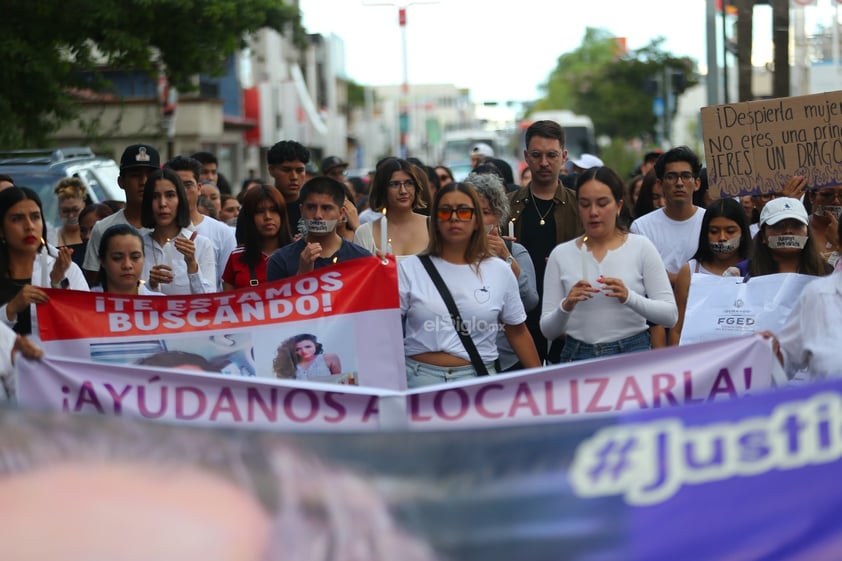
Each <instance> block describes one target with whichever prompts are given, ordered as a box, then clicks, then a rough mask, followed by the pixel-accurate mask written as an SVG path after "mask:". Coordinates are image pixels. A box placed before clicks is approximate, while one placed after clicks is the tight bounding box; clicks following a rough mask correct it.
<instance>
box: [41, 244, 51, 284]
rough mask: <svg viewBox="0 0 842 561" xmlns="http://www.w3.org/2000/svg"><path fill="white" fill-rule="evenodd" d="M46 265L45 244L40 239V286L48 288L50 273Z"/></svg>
mask: <svg viewBox="0 0 842 561" xmlns="http://www.w3.org/2000/svg"><path fill="white" fill-rule="evenodd" d="M48 266H49V265H48V263H47V242H46V241H45V240H44V238H41V286H43V287H49V286H50V280H49V279H50V271H49V270H48Z"/></svg>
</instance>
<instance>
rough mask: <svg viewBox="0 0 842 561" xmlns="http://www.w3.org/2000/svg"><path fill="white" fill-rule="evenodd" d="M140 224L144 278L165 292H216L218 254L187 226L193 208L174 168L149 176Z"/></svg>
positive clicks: (211, 245)
mask: <svg viewBox="0 0 842 561" xmlns="http://www.w3.org/2000/svg"><path fill="white" fill-rule="evenodd" d="M140 219H141V223H142V225H143V227H144V228H149V229H150V231H148V232H145V233H144V234H143V247H144V253H145V255H146V259H145V261H144V265H143V278H145V279H148V280H149V288H150V289H151V290H154V291H160V292H163V293H164V294H206V293H209V292H215V291H216V257H215V255H214V249H213V244H212V243H211V241H210V240H209V239H208V238H206V237H204V236H202V235H201V234H199V233H198V232H191V231H190V230H188V229H187V227H188V226H190V208H189V203H188V202H187V193H186V192H185V191H184V185H183V184H182V182H181V178H180V177H179V176H178V174H177V173H176V172H174V171H173V170H171V169H167V168H164V169H160V170H158V171H155V172H153V173H152V174H150V175H149V179H148V180H147V181H146V186H145V187H144V190H143V203H142V206H141V215H140Z"/></svg>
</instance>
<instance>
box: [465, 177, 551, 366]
mask: <svg viewBox="0 0 842 561" xmlns="http://www.w3.org/2000/svg"><path fill="white" fill-rule="evenodd" d="M465 183H468V184H469V185H471V186H472V187H473V188H474V189H476V191H477V194H478V195H479V201H480V205H481V208H482V221H483V225H484V226H485V230H486V234H487V235H488V250H489V251H490V252H491V254H492V255H494V256H496V257H499V258H500V259H502V260H503V261H505V262H506V263H508V265H509V266H510V267H511V268H512V273H514V275H515V277H517V285H518V292H519V294H520V301H521V302H522V303H523V308H524V310H525V311H526V312H527V313H528V312H529V311H530V310H532V309H534V308H537V307H538V303H539V300H540V299H539V297H538V286H537V280H536V278H535V268H534V267H533V266H532V258H531V257H530V256H529V252H528V251H526V248H525V247H523V246H522V245H520V244H519V243H517V242H514V241H512V240H508V239H505V238H503V237H501V236H500V233H499V231H498V230H499V228H500V224H501V223H502V222H505V220H506V218H507V217H508V216H509V198H508V197H507V196H506V190H505V189H506V188H505V186H504V184H503V182H502V181H501V180H500V178H499V177H497V176H496V175H494V174H491V173H484V174H477V173H471V174H470V175H468V177H467V178H466V179H465ZM509 224H510V225H511V222H509ZM497 350H498V351H499V352H500V368H501V369H502V370H503V371H504V372H508V371H511V370H518V369H520V368H522V366H521V365H520V363H519V362H518V360H517V356H515V353H514V351H513V350H512V347H511V346H510V345H509V341H508V339H506V337H505V335H504V334H503V333H502V332H500V333H498V334H497Z"/></svg>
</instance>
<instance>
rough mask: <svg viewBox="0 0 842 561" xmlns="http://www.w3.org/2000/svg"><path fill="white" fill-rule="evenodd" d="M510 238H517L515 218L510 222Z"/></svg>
mask: <svg viewBox="0 0 842 561" xmlns="http://www.w3.org/2000/svg"><path fill="white" fill-rule="evenodd" d="M509 237H510V238H513V237H515V219H514V218H512V219H511V220H510V221H509Z"/></svg>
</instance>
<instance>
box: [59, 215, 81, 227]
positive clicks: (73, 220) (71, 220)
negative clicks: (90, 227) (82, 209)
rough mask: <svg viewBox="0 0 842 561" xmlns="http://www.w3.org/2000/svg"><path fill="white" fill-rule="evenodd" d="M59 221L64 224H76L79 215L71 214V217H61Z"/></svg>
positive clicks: (77, 223)
mask: <svg viewBox="0 0 842 561" xmlns="http://www.w3.org/2000/svg"><path fill="white" fill-rule="evenodd" d="M61 223H62V224H63V225H64V226H78V225H79V215H78V214H77V215H76V216H73V217H71V218H63V219H62V220H61Z"/></svg>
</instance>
